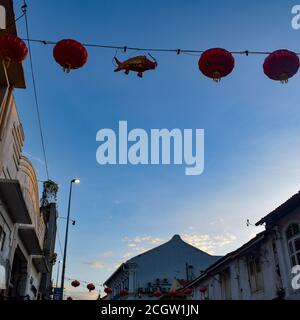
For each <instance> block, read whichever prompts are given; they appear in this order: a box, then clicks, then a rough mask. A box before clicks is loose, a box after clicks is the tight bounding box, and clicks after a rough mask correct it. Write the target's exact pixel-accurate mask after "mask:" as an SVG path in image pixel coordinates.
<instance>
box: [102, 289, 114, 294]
mask: <svg viewBox="0 0 300 320" xmlns="http://www.w3.org/2000/svg"><path fill="white" fill-rule="evenodd" d="M104 292H105V293H106V294H111V293H112V292H113V290H112V288H105V289H104Z"/></svg>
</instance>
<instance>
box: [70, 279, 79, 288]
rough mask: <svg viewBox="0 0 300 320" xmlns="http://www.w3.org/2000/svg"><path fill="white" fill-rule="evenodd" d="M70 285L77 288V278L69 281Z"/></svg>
mask: <svg viewBox="0 0 300 320" xmlns="http://www.w3.org/2000/svg"><path fill="white" fill-rule="evenodd" d="M71 286H72V287H74V288H77V287H79V286H80V282H79V281H78V280H74V281H72V282H71Z"/></svg>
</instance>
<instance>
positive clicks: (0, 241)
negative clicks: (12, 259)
mask: <svg viewBox="0 0 300 320" xmlns="http://www.w3.org/2000/svg"><path fill="white" fill-rule="evenodd" d="M5 238H6V233H5V232H4V230H3V228H2V227H1V226H0V251H3V249H4V244H5Z"/></svg>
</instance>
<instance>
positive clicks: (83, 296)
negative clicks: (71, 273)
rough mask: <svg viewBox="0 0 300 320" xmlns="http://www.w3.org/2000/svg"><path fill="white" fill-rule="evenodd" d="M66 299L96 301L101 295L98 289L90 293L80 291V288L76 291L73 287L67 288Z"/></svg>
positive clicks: (65, 291)
mask: <svg viewBox="0 0 300 320" xmlns="http://www.w3.org/2000/svg"><path fill="white" fill-rule="evenodd" d="M64 295H65V297H66V298H67V297H72V298H73V300H96V299H97V298H98V295H99V291H97V289H96V290H95V291H92V292H89V291H88V290H87V289H86V290H80V289H79V288H76V289H74V288H73V287H66V288H65V290H64Z"/></svg>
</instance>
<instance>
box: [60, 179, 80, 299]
mask: <svg viewBox="0 0 300 320" xmlns="http://www.w3.org/2000/svg"><path fill="white" fill-rule="evenodd" d="M73 183H75V184H79V183H80V180H79V179H73V180H71V182H70V193H69V205H68V216H67V225H66V235H65V248H64V259H63V266H62V274H61V286H60V287H61V290H62V292H61V297H62V298H63V292H64V285H65V271H66V258H67V245H68V233H69V222H70V209H71V199H72V186H73Z"/></svg>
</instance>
